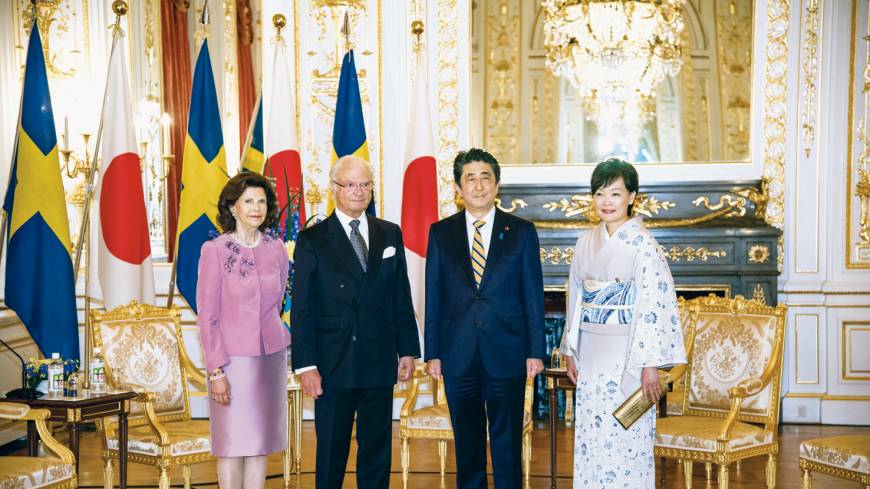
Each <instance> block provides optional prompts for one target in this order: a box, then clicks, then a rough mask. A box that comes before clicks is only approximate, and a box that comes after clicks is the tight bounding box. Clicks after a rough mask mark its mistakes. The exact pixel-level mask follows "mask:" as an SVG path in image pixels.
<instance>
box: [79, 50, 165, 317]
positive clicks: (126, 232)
mask: <svg viewBox="0 0 870 489" xmlns="http://www.w3.org/2000/svg"><path fill="white" fill-rule="evenodd" d="M105 97H106V98H105V105H104V106H103V135H102V145H101V148H100V150H101V151H100V156H101V158H102V161H101V167H100V170H99V175H98V178H97V188H96V192H95V194H94V202H93V206H92V207H91V210H92V215H91V218H92V220H91V233H90V234H91V246H90V257H89V259H90V269H91V270H90V271H91V279H90V281H89V282H90V283H89V291H88V294H89V295H90V296H91V297H94V298H102V300H103V302H104V304H105V306H106V309H112V308H114V307H117V306H119V305H123V304H127V303H128V302H130V301H131V300H134V299H135V300H137V301H139V302H141V303H145V304H154V270H153V267H152V265H151V239H150V236H149V233H148V213H147V212H146V209H145V193H144V190H143V187H142V173H141V170H140V166H139V154H138V152H137V147H136V132H135V128H134V126H133V107H132V104H131V101H130V87H129V82H128V76H127V59H126V55H125V52H124V44H123V43H122V42H120V40H118V41H116V42H114V43H113V46H112V55H111V58H110V59H109V78H108V81H107V83H106V96H105Z"/></svg>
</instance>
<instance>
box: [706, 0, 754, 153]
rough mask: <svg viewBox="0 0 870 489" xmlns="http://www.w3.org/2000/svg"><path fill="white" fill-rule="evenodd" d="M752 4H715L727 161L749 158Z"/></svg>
mask: <svg viewBox="0 0 870 489" xmlns="http://www.w3.org/2000/svg"><path fill="white" fill-rule="evenodd" d="M752 4H753V2H752V0H732V1H730V2H715V5H716V37H717V42H716V45H717V46H718V55H719V65H720V69H719V89H720V91H721V92H722V108H721V110H722V113H721V120H722V129H723V136H724V141H723V142H722V143H723V156H724V158H725V159H726V160H729V161H742V160H746V159H747V158H748V157H749V119H750V106H749V100H748V94H750V93H752V90H751V88H752V69H751V66H752V41H753V39H752V30H753V29H752V26H753V21H752V10H753V8H752Z"/></svg>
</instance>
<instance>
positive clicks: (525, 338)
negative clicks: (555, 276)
mask: <svg viewBox="0 0 870 489" xmlns="http://www.w3.org/2000/svg"><path fill="white" fill-rule="evenodd" d="M500 176H501V170H500V168H499V165H498V161H496V159H495V158H494V157H493V156H492V155H491V154H489V153H488V152H486V151H484V150H482V149H476V148H472V149H470V150H468V151H465V152H460V153H459V154H458V155H457V156H456V159H455V160H454V162H453V179H454V180H455V183H456V187H457V190H458V191H459V193H460V194H461V195H462V199H463V201H464V202H465V210H464V211H460V212H458V213H456V214H454V215H452V216H450V217H448V218H445V219H442V220H441V221H438V222H437V223H435V224H433V225H432V227H431V228H430V230H429V247H428V250H427V251H426V329H425V348H424V350H425V355H426V361H427V362H428V370H429V373H430V374H431V375H432V376H433V377H435V378H436V379H438V378H441V377H442V376H443V378H444V388H445V391H446V393H447V404H448V406H449V407H450V420H451V422H452V424H453V436H454V445H455V448H456V483H457V487H459V488H461V489H482V488H486V487H487V479H486V426H487V421H488V422H489V439H490V444H491V446H490V454H491V456H492V466H493V476H494V477H493V478H494V480H495V487H496V488H497V489H502V488H504V489H508V488H510V489H519V488H520V487H521V486H522V469H521V465H522V464H521V453H522V431H523V394H524V392H523V391H524V387H525V381H526V378H527V377H534V376H535V375H537V374H539V373H540V372H541V371H542V370H543V369H544V364H543V361H542V359H543V356H544V350H545V344H544V283H543V275H542V272H541V259H540V247H539V244H538V233H537V231H536V230H535V226H534V225H533V224H532V223H530V222H528V221H525V220H523V219H520V218H518V217H515V216H512V215H510V214H507V213H505V212H502V211H501V210H499V209H496V207H495V198H496V196H497V195H498V184H499V178H500Z"/></svg>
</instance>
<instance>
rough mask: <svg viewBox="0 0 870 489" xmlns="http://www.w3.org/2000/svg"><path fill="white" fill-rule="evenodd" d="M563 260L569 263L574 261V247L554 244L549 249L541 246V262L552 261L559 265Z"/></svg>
mask: <svg viewBox="0 0 870 489" xmlns="http://www.w3.org/2000/svg"><path fill="white" fill-rule="evenodd" d="M562 261H564V262H565V264H567V265H570V264H571V262H572V261H574V248H572V247H570V246H569V247H568V248H559V247H558V246H554V247H552V248H550V249H549V250H547V249H546V248H541V263H544V262H550V263H551V264H553V265H558V264H560V263H561V262H562Z"/></svg>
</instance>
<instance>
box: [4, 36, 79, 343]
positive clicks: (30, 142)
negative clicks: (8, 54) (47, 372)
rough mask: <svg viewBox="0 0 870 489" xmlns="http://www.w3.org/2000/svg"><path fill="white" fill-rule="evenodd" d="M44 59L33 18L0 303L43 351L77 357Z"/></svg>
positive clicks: (72, 285)
mask: <svg viewBox="0 0 870 489" xmlns="http://www.w3.org/2000/svg"><path fill="white" fill-rule="evenodd" d="M57 153H58V151H57V135H56V134H55V130H54V115H53V114H52V110H51V96H50V95H49V92H48V78H47V77H46V73H45V58H44V57H43V53H42V42H41V40H40V38H39V29H38V28H37V27H36V23H35V22H34V24H33V27H32V29H31V31H30V42H29V45H28V46H27V65H26V67H25V70H24V90H23V91H22V101H21V118H20V120H19V126H18V134H17V137H16V139H15V150H14V152H13V155H12V171H11V174H10V177H9V189H8V190H7V192H6V199H5V200H4V202H3V209H4V210H5V211H6V215H7V221H6V223H7V227H6V232H7V236H8V239H7V246H8V248H7V250H8V251H7V254H6V305H8V306H9V307H10V308H12V309H13V310H14V311H15V313H16V314H18V317H19V318H20V319H21V322H22V323H24V326H25V327H26V328H27V331H28V332H29V333H30V336H32V337H33V341H34V342H35V343H36V344H37V346H39V349H40V350H42V353H43V355H45V356H48V355H51V354H52V353H60V355H61V357H62V358H64V359H78V358H79V329H78V319H77V317H76V294H75V280H74V278H73V264H72V256H71V255H70V250H71V249H72V243H71V242H70V236H69V220H68V218H67V214H66V201H65V200H64V194H63V182H62V181H61V177H60V160H59V159H58V156H57Z"/></svg>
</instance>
